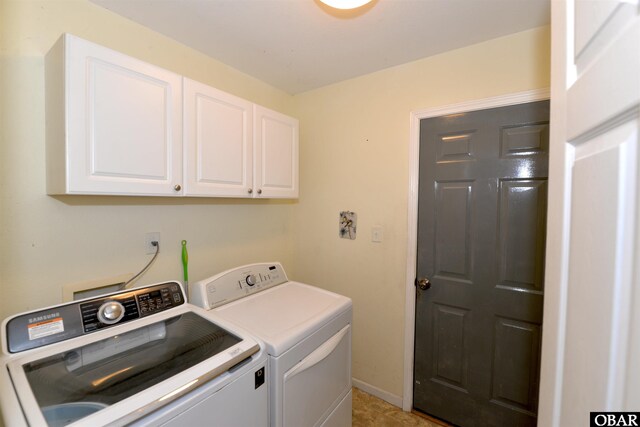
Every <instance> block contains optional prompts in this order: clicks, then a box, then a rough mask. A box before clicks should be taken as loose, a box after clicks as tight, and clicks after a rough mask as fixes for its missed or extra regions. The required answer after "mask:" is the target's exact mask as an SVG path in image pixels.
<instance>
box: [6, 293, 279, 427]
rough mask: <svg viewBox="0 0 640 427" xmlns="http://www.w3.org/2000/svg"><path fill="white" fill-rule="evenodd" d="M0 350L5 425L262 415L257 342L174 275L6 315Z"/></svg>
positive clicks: (240, 422)
mask: <svg viewBox="0 0 640 427" xmlns="http://www.w3.org/2000/svg"><path fill="white" fill-rule="evenodd" d="M2 350H3V353H4V354H3V355H2V358H1V359H0V404H1V406H2V414H3V417H4V422H5V425H6V426H7V427H13V426H26V425H29V426H49V427H54V426H55V427H57V426H64V425H72V426H92V427H94V426H106V425H118V426H120V425H145V426H149V425H166V426H176V427H177V426H184V425H193V426H195V425H205V424H206V425H224V426H232V425H233V426H239V427H240V426H241V427H245V426H249V425H250V426H265V427H266V426H268V423H269V412H268V411H269V401H268V366H267V356H266V353H265V352H264V350H263V349H262V348H261V343H260V341H259V340H257V339H254V338H253V337H251V336H250V335H249V334H247V333H246V332H245V331H243V330H242V329H241V328H238V327H237V326H235V325H232V324H230V323H229V322H227V321H225V320H224V319H220V318H217V317H216V315H215V313H214V312H211V311H205V310H203V309H201V308H200V307H196V306H193V305H191V304H187V303H186V301H185V298H184V293H183V291H182V288H181V285H180V284H179V283H177V282H168V283H162V284H157V285H151V286H147V287H144V288H138V289H132V290H127V291H123V292H118V293H113V294H110V295H106V296H101V297H96V298H89V299H84V300H80V301H75V302H72V303H67V304H62V305H58V306H53V307H49V308H45V309H42V310H37V311H32V312H29V313H24V314H19V315H16V316H12V317H10V318H8V319H6V320H5V321H4V322H3V324H2ZM265 381H267V382H266V383H265Z"/></svg>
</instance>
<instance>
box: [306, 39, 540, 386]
mask: <svg viewBox="0 0 640 427" xmlns="http://www.w3.org/2000/svg"><path fill="white" fill-rule="evenodd" d="M548 86H549V28H540V29H535V30H531V31H526V32H522V33H518V34H515V35H512V36H509V37H504V38H499V39H495V40H492V41H489V42H486V43H481V44H477V45H474V46H470V47H467V48H464V49H459V50H455V51H451V52H447V53H444V54H441V55H438V56H434V57H430V58H426V59H423V60H420V61H417V62H413V63H409V64H405V65H402V66H399V67H394V68H391V69H387V70H384V71H381V72H378V73H373V74H369V75H366V76H364V77H360V78H356V79H353V80H349V81H345V82H342V83H338V84H335V85H332V86H328V87H325V88H321V89H318V90H314V91H311V92H307V93H304V94H301V95H298V96H296V102H297V107H296V113H297V116H298V117H299V119H300V123H301V126H300V127H301V150H300V153H301V154H300V201H299V204H298V206H297V207H296V208H295V220H296V223H295V226H294V228H293V229H294V230H295V238H296V243H295V248H296V255H295V257H294V265H295V266H296V279H298V280H301V281H306V282H309V283H313V284H316V285H318V286H321V287H324V288H327V289H330V290H333V291H336V292H339V293H342V294H345V295H348V296H349V297H351V298H352V299H353V303H354V325H353V376H354V378H356V379H359V380H361V381H364V382H366V383H368V384H370V385H372V386H374V387H377V388H380V389H382V390H384V391H386V392H387V393H391V394H392V395H395V396H397V397H400V396H401V395H402V372H403V371H402V369H403V345H404V342H403V333H404V332H403V331H404V325H403V321H404V297H405V270H406V251H407V197H408V188H409V166H408V165H409V158H408V147H409V115H410V112H411V111H412V110H418V109H423V108H427V107H434V106H442V105H448V104H453V103H457V102H462V101H467V100H472V99H481V98H486V97H491V96H496V95H502V94H508V93H514V92H520V91H525V90H530V89H537V88H546V87H548ZM341 210H352V211H355V212H356V213H357V214H358V235H357V239H356V240H355V241H350V240H344V239H339V238H338V213H339V212H340V211H341ZM374 225H380V226H382V227H383V229H384V241H383V242H382V243H372V242H371V228H372V226H374Z"/></svg>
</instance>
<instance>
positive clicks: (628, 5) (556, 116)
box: [540, 0, 640, 427]
mask: <svg viewBox="0 0 640 427" xmlns="http://www.w3.org/2000/svg"><path fill="white" fill-rule="evenodd" d="M552 32H553V34H554V37H553V40H552V43H553V46H552V53H553V54H554V58H553V60H552V64H553V66H552V99H553V103H552V108H553V111H552V118H553V122H552V123H553V125H552V129H551V132H552V145H551V147H552V159H554V160H553V164H552V167H551V181H550V182H551V184H552V185H551V186H550V188H549V193H550V209H549V239H550V240H551V241H552V242H553V245H549V255H548V258H549V259H548V262H547V265H548V267H549V271H548V272H547V274H546V280H547V282H548V283H553V284H554V286H553V291H552V292H550V294H549V295H548V300H547V301H546V302H545V319H551V322H550V323H549V324H548V325H549V326H548V327H545V331H544V338H543V341H544V345H543V349H544V353H543V359H542V361H543V373H544V375H543V377H542V380H543V381H542V384H541V393H540V399H541V407H540V415H541V425H549V426H552V427H560V426H562V427H564V426H581V425H585V424H588V422H589V413H590V412H592V411H636V410H637V408H638V407H640V388H638V384H640V370H639V369H638V363H637V361H638V360H640V327H639V326H638V325H640V321H639V320H640V316H639V315H638V314H637V313H638V312H639V311H640V293H639V292H638V282H639V281H640V274H639V270H638V265H640V257H639V256H640V252H639V248H640V233H639V230H640V222H639V221H640V218H639V216H638V190H639V189H638V164H639V147H638V144H639V140H638V139H639V133H640V78H638V76H640V50H639V49H638V47H639V46H640V8H639V6H638V2H637V1H617V0H607V1H604V2H595V1H586V0H579V1H576V0H566V1H563V2H552ZM574 40H575V41H576V44H575V45H574ZM550 289H551V287H550ZM542 423H544V424H542Z"/></svg>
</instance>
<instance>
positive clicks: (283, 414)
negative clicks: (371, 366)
mask: <svg viewBox="0 0 640 427" xmlns="http://www.w3.org/2000/svg"><path fill="white" fill-rule="evenodd" d="M190 295H191V301H192V302H193V303H194V304H197V305H200V306H201V307H203V308H206V309H209V310H212V311H214V312H216V313H217V314H218V315H219V316H220V317H222V318H224V319H225V320H228V321H230V322H232V323H234V324H236V325H238V326H240V327H242V328H244V329H246V330H247V331H249V332H250V333H251V334H253V335H255V336H256V337H258V338H259V339H261V340H262V341H264V343H265V344H266V348H267V352H268V354H269V370H270V374H271V377H270V381H271V386H270V392H271V405H270V406H271V426H273V427H281V426H284V427H306V426H327V427H329V426H350V425H351V321H352V303H351V299H349V298H347V297H345V296H342V295H338V294H335V293H333V292H328V291H325V290H322V289H319V288H316V287H313V286H309V285H305V284H302V283H298V282H293V281H289V280H288V279H287V276H286V274H285V272H284V269H283V268H282V265H280V264H279V263H260V264H251V265H246V266H243V267H238V268H235V269H232V270H229V271H226V272H224V273H221V274H218V275H216V276H213V277H211V278H209V279H205V280H202V281H199V282H196V283H194V284H193V285H192V288H191V293H190Z"/></svg>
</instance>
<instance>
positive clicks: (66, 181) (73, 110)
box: [47, 34, 182, 195]
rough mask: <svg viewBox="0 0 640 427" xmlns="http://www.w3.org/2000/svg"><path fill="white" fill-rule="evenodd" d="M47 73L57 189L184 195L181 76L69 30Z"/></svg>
mask: <svg viewBox="0 0 640 427" xmlns="http://www.w3.org/2000/svg"><path fill="white" fill-rule="evenodd" d="M47 74H48V75H47V116H48V117H47V120H48V121H57V123H48V124H47V127H48V129H47V157H48V160H47V162H48V167H49V169H50V171H49V172H48V174H49V178H50V180H51V182H50V183H49V193H53V194H61V193H62V194H115V195H181V194H182V191H181V185H182V81H181V77H180V76H179V75H177V74H174V73H171V72H169V71H166V70H163V69H161V68H158V67H155V66H153V65H150V64H147V63H144V62H142V61H139V60H137V59H134V58H131V57H128V56H126V55H123V54H121V53H118V52H115V51H112V50H110V49H107V48H104V47H102V46H98V45H95V44H93V43H90V42H87V41H85V40H82V39H79V38H77V37H74V36H71V35H68V34H65V35H64V36H63V38H62V39H61V41H60V42H59V43H58V45H56V46H54V48H53V49H52V51H51V52H50V53H49V54H48V55H47ZM58 86H62V87H63V88H64V89H63V90H60V87H58ZM62 109H64V113H62V114H61V113H60V111H61V110H62ZM61 165H64V166H61Z"/></svg>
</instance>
